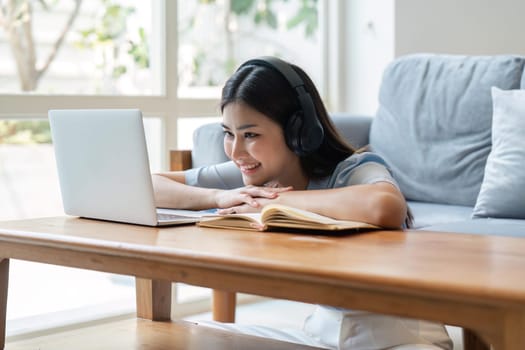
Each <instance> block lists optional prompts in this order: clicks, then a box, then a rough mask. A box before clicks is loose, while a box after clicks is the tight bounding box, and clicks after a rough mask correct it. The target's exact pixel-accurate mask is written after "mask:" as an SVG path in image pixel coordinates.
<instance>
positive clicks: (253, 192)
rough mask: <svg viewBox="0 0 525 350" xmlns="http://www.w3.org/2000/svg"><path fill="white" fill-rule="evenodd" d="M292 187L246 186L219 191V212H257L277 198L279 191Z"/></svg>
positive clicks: (217, 198)
mask: <svg viewBox="0 0 525 350" xmlns="http://www.w3.org/2000/svg"><path fill="white" fill-rule="evenodd" d="M291 189H292V187H266V186H251V185H250V186H246V187H240V188H236V189H233V190H226V191H219V192H218V193H217V194H216V197H215V201H216V203H217V207H218V208H219V210H218V213H219V214H232V213H247V212H257V211H260V210H261V208H262V207H263V206H264V205H266V204H267V203H269V202H270V201H271V200H274V199H276V198H277V197H278V196H279V193H281V192H286V191H290V190H291Z"/></svg>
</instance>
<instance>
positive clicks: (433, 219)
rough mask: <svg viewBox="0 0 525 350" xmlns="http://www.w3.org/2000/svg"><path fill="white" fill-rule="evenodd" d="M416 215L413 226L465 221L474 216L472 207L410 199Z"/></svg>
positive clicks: (411, 208) (413, 213) (416, 227)
mask: <svg viewBox="0 0 525 350" xmlns="http://www.w3.org/2000/svg"><path fill="white" fill-rule="evenodd" d="M408 206H409V207H410V210H411V211H412V215H413V216H414V224H413V227H412V228H415V229H418V228H421V227H426V226H433V225H439V224H443V223H447V222H455V221H464V220H468V219H470V217H471V216H472V207H466V206H461V205H450V204H437V203H426V202H414V201H408Z"/></svg>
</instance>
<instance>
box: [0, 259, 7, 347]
mask: <svg viewBox="0 0 525 350" xmlns="http://www.w3.org/2000/svg"><path fill="white" fill-rule="evenodd" d="M8 286H9V259H1V258H0V350H1V349H3V348H4V346H5V326H6V313H7V287H8Z"/></svg>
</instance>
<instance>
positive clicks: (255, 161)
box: [222, 103, 304, 186]
mask: <svg viewBox="0 0 525 350" xmlns="http://www.w3.org/2000/svg"><path fill="white" fill-rule="evenodd" d="M222 126H223V130H224V150H225V152H226V155H227V156H228V157H229V158H230V159H231V160H233V161H234V163H235V164H236V165H237V167H238V168H239V169H240V170H241V173H242V177H243V181H244V184H245V185H255V186H262V185H264V184H267V183H269V182H277V183H278V184H280V185H282V186H293V185H294V183H296V182H297V180H299V179H298V178H297V177H298V176H299V177H300V178H302V179H304V175H303V174H302V171H301V166H300V161H299V157H298V156H297V155H296V154H295V153H293V152H292V151H291V150H290V149H289V148H288V146H287V145H286V141H285V139H284V133H283V129H282V128H281V126H280V125H279V124H277V123H276V122H275V121H273V120H272V119H270V118H269V117H267V116H266V115H264V114H262V113H259V112H258V111H256V110H255V109H253V108H251V107H250V106H248V105H246V104H243V103H229V104H227V105H226V106H225V107H224V109H223V122H222Z"/></svg>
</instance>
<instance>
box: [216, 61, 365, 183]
mask: <svg viewBox="0 0 525 350" xmlns="http://www.w3.org/2000/svg"><path fill="white" fill-rule="evenodd" d="M290 66H291V67H292V68H293V69H294V70H295V71H296V72H297V74H299V76H300V77H301V79H302V80H303V82H304V85H305V89H306V91H307V92H308V93H309V94H310V96H311V97H312V100H313V103H314V106H315V109H316V114H317V117H318V119H319V121H320V122H321V125H322V126H323V129H324V138H323V142H322V143H321V146H320V147H319V148H318V149H317V150H316V151H314V152H312V153H310V154H308V155H305V156H300V161H301V167H302V169H303V171H304V172H305V174H306V175H307V176H308V178H322V177H325V176H328V175H330V174H331V173H332V172H333V171H334V169H335V167H336V166H337V164H338V163H339V162H341V161H342V160H344V159H346V158H347V157H349V156H350V155H352V154H353V153H354V152H355V150H354V148H353V147H352V146H351V145H350V144H349V143H347V142H346V141H345V140H344V138H343V137H342V136H341V135H340V134H339V132H338V131H337V129H336V128H335V126H334V124H333V123H332V121H331V119H330V117H329V116H328V112H327V111H326V108H325V106H324V104H323V102H322V100H321V96H320V95H319V92H318V91H317V89H316V88H315V85H314V83H313V82H312V80H311V79H310V78H309V77H308V75H307V74H306V73H305V72H304V71H303V70H302V69H300V68H299V67H297V66H295V65H293V64H290ZM233 102H235V103H244V104H246V105H248V106H250V107H251V108H253V109H255V110H256V111H258V112H259V113H262V114H264V115H266V116H268V117H269V118H271V119H272V120H274V121H275V122H277V123H278V124H279V125H281V127H282V128H283V130H284V129H285V127H286V124H287V122H288V119H289V118H290V117H291V116H292V115H293V114H294V113H296V112H297V111H298V110H299V109H300V108H301V107H300V104H299V101H298V98H297V93H296V92H295V89H294V88H293V87H292V86H291V85H290V83H289V82H288V81H287V80H286V79H285V78H284V77H283V76H282V75H281V74H280V73H279V72H278V71H277V70H275V69H273V68H271V67H266V66H259V65H246V66H242V67H241V68H240V69H238V70H237V71H236V72H235V73H234V74H233V75H232V76H231V77H230V78H229V79H228V80H227V81H226V84H225V85H224V87H223V89H222V98H221V112H222V111H223V110H224V107H225V106H226V105H228V104H230V103H233ZM285 135H286V133H285ZM287 144H289V142H288V141H287Z"/></svg>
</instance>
